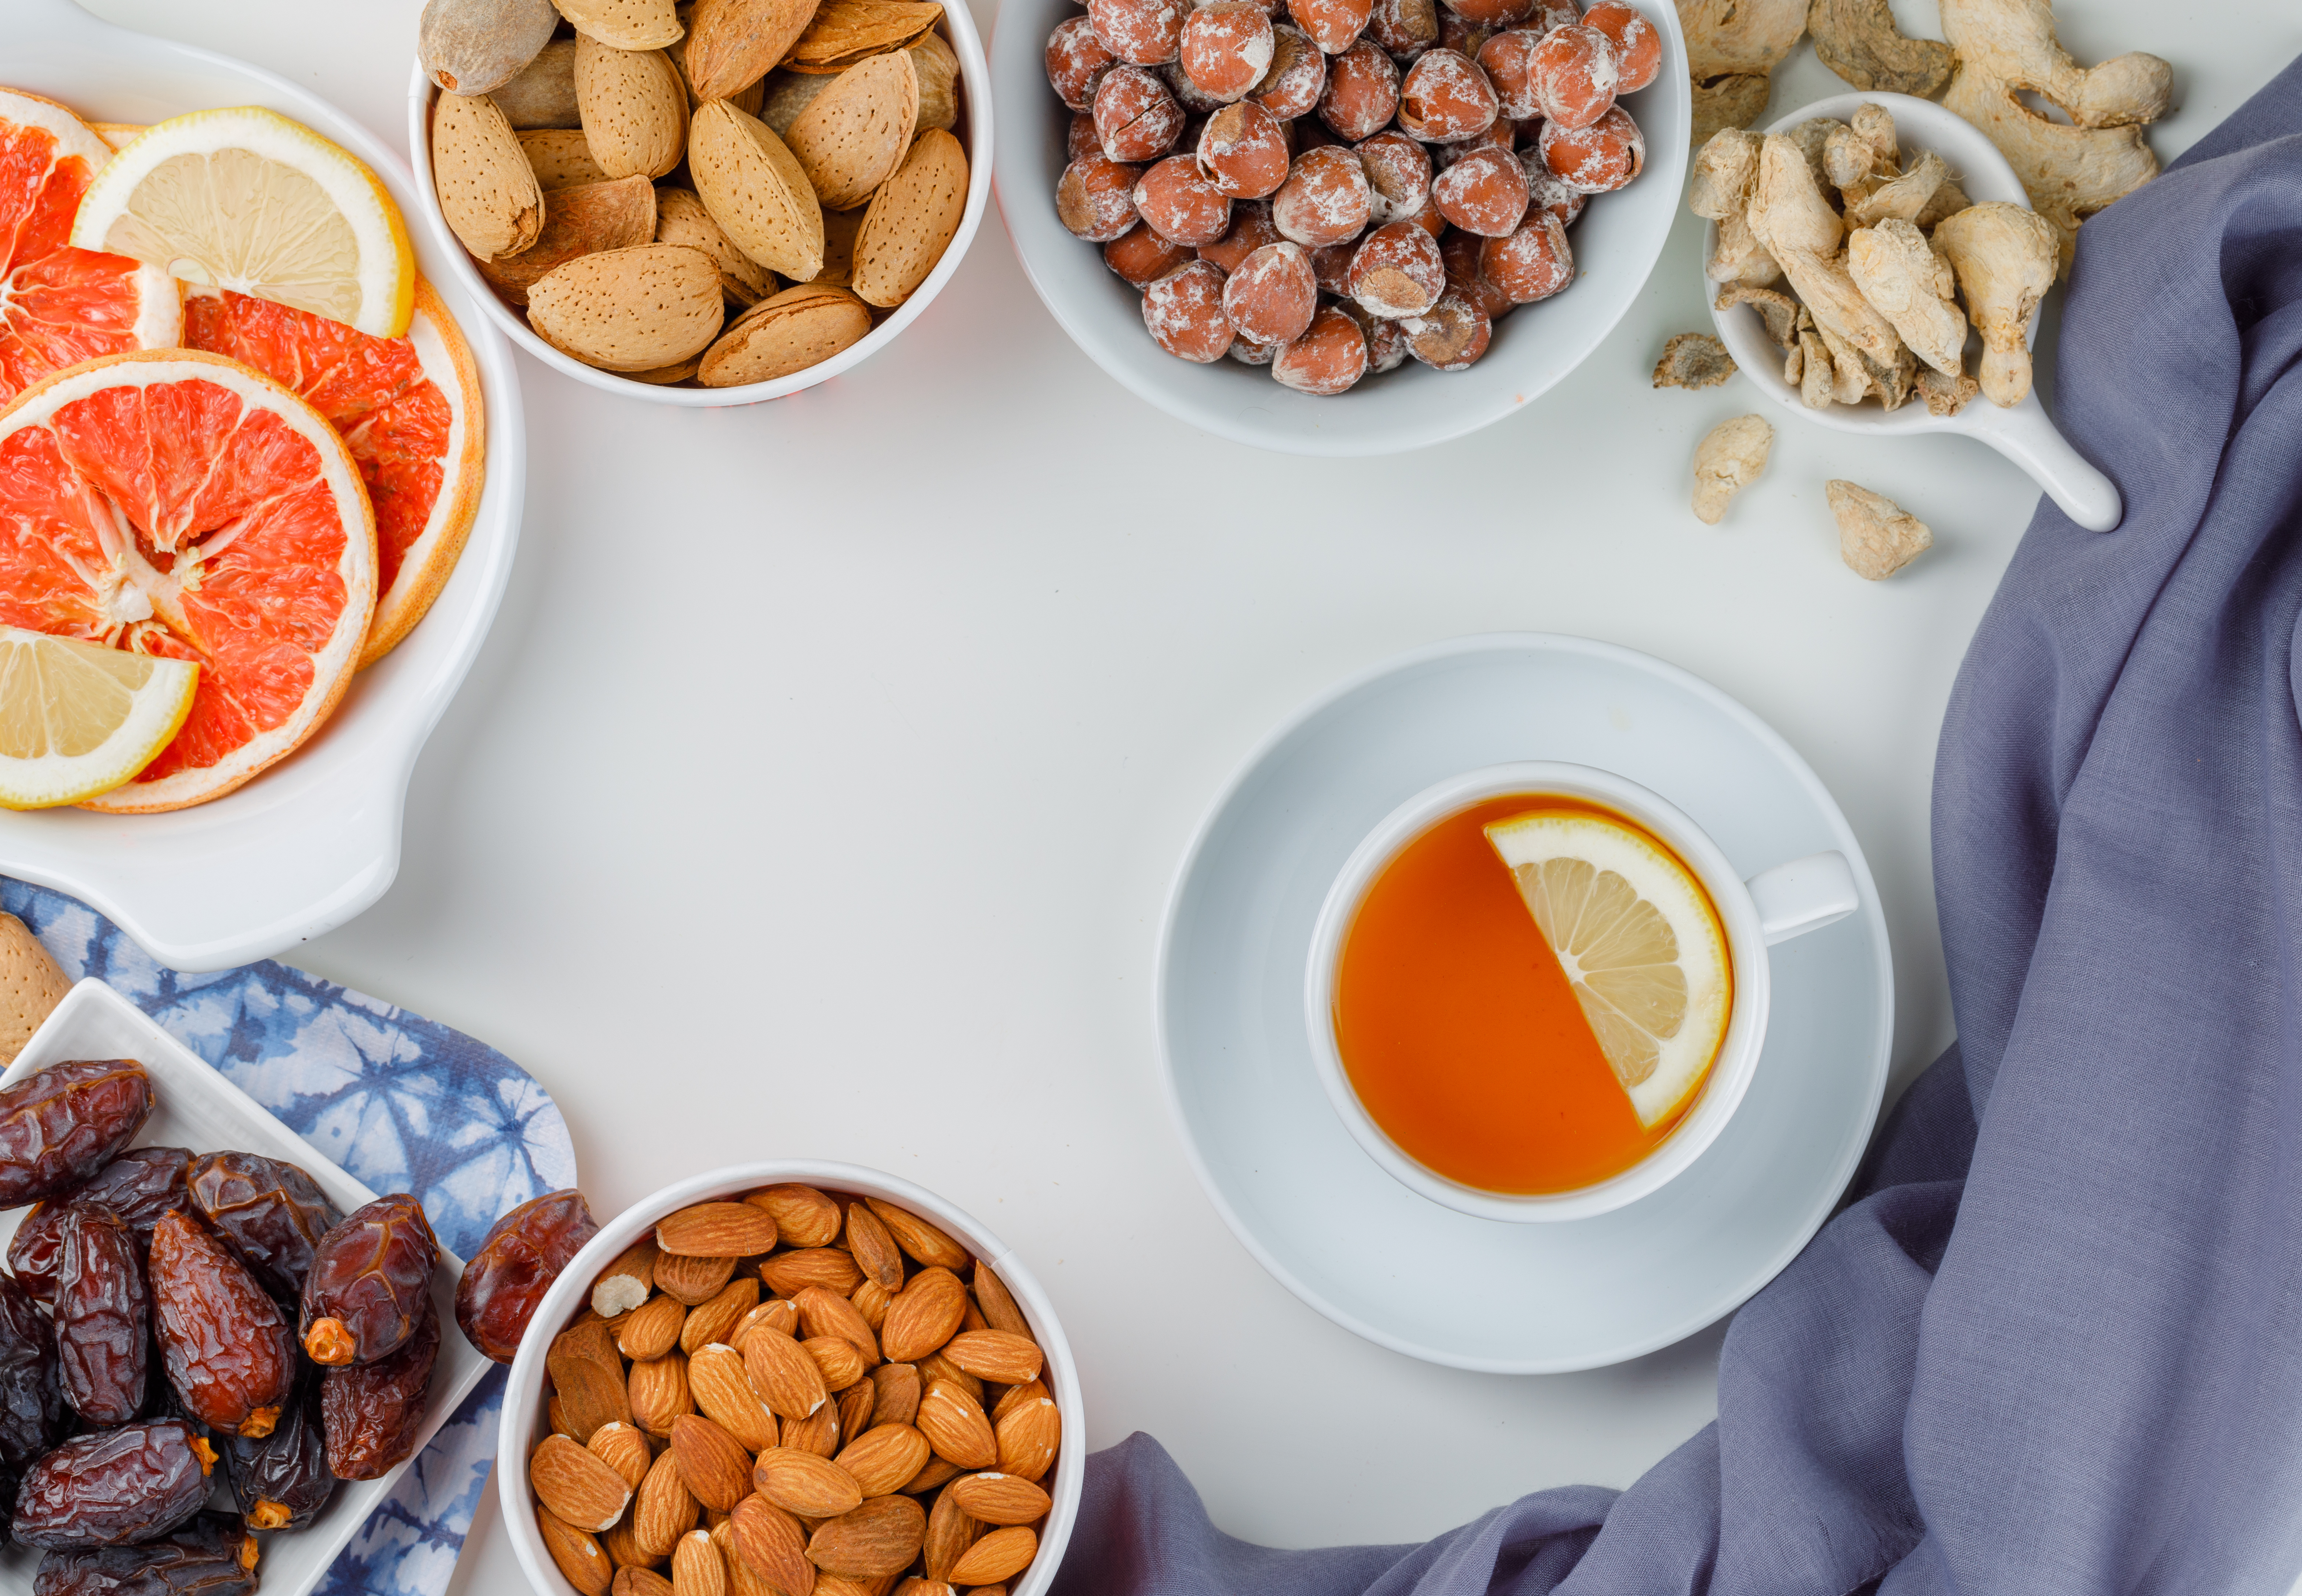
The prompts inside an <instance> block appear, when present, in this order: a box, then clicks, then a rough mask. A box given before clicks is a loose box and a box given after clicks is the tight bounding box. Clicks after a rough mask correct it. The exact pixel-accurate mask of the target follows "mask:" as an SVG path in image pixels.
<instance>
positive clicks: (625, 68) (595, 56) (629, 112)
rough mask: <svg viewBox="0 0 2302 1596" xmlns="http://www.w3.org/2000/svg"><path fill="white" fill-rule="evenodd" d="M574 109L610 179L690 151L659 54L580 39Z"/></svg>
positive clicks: (675, 83) (672, 80)
mask: <svg viewBox="0 0 2302 1596" xmlns="http://www.w3.org/2000/svg"><path fill="white" fill-rule="evenodd" d="M576 113H577V114H578V115H579V116H581V117H582V118H583V122H584V142H585V143H586V144H588V145H590V146H591V147H592V159H593V160H595V161H597V162H598V163H599V164H600V170H601V171H602V172H606V173H607V174H608V175H609V177H629V176H631V175H632V174H633V173H634V172H638V173H640V174H641V175H642V176H643V177H662V176H663V175H664V174H665V173H667V172H669V171H670V170H671V169H672V168H673V167H675V166H676V165H678V164H679V157H680V155H682V154H683V153H685V150H686V147H687V89H686V87H685V85H684V84H682V83H681V82H680V80H679V69H678V68H677V67H676V66H674V65H672V64H671V58H670V57H669V56H668V55H665V54H664V53H663V52H662V51H661V50H618V49H617V48H616V47H615V46H612V45H603V44H601V42H600V41H599V40H597V39H595V38H588V37H586V36H584V35H580V34H579V35H578V36H577V37H576ZM730 1206H733V1205H730ZM661 1243H662V1238H661V1237H660V1236H659V1237H657V1244H658V1245H659V1246H660V1245H661ZM665 1250H666V1251H668V1250H670V1249H669V1248H666V1249H665Z"/></svg>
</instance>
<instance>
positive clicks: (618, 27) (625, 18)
mask: <svg viewBox="0 0 2302 1596" xmlns="http://www.w3.org/2000/svg"><path fill="white" fill-rule="evenodd" d="M551 3H552V4H554V5H556V6H558V7H559V14H560V15H561V16H563V17H566V18H567V20H568V21H571V22H573V23H575V24H576V33H577V35H578V36H580V37H585V38H596V39H598V40H599V41H600V42H601V44H603V45H613V46H616V48H618V50H660V49H662V48H663V47H664V46H666V45H668V44H670V43H672V42H673V41H674V40H676V39H677V38H679V33H680V28H679V13H678V8H677V7H676V6H675V5H674V4H672V0H551Z"/></svg>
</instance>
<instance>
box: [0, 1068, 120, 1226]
mask: <svg viewBox="0 0 2302 1596" xmlns="http://www.w3.org/2000/svg"><path fill="white" fill-rule="evenodd" d="M151 1117H152V1081H151V1078H150V1077H148V1076H147V1075H146V1074H145V1073H144V1066H143V1065H141V1064H139V1063H137V1062H136V1061H135V1060H134V1059H126V1058H115V1059H100V1060H99V1059H90V1060H84V1061H81V1062H80V1063H69V1064H51V1065H49V1066H48V1067H47V1068H46V1069H45V1070H35V1071H32V1073H30V1074H29V1075H27V1076H25V1077H24V1079H21V1080H20V1081H18V1082H17V1083H16V1084H15V1085H13V1086H12V1087H10V1088H7V1089H6V1090H4V1091H0V1208H15V1207H21V1205H24V1204H26V1203H40V1202H46V1201H47V1200H48V1199H49V1198H50V1197H62V1196H63V1194H64V1193H66V1192H68V1191H70V1190H71V1189H72V1188H73V1187H75V1186H78V1185H80V1184H81V1183H82V1182H83V1181H86V1180H88V1179H89V1178H90V1177H92V1176H93V1175H95V1173H96V1172H97V1171H98V1170H100V1169H102V1168H103V1167H104V1166H105V1164H107V1163H111V1162H112V1161H113V1159H114V1158H116V1157H118V1156H119V1155H120V1153H121V1150H122V1148H124V1147H127V1146H128V1144H129V1143H130V1142H131V1141H133V1140H135V1139H136V1133H137V1132H138V1131H139V1130H142V1129H144V1121H146V1120H148V1119H150V1118H151Z"/></svg>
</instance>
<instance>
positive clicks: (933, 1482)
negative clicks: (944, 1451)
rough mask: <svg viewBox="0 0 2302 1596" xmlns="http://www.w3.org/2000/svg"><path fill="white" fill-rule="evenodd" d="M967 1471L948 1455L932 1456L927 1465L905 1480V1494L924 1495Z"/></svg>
mask: <svg viewBox="0 0 2302 1596" xmlns="http://www.w3.org/2000/svg"><path fill="white" fill-rule="evenodd" d="M966 1472H967V1471H966V1470H965V1469H963V1468H962V1467H960V1466H959V1465H958V1464H956V1463H954V1462H953V1461H952V1460H951V1459H950V1458H948V1457H930V1458H928V1461H927V1466H926V1467H924V1468H922V1469H920V1472H919V1473H917V1474H913V1475H912V1477H911V1478H910V1479H908V1480H906V1481H904V1482H903V1494H904V1495H905V1496H924V1495H926V1494H927V1493H928V1491H934V1490H936V1489H937V1488H938V1487H941V1486H944V1485H947V1484H949V1483H951V1482H952V1481H954V1480H956V1479H957V1478H959V1476H960V1475H962V1474H965V1473H966Z"/></svg>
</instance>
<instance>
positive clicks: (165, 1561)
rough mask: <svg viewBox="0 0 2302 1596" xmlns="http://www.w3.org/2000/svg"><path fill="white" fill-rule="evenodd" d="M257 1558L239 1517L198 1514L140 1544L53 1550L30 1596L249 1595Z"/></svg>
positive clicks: (43, 1561) (252, 1538) (253, 1541)
mask: <svg viewBox="0 0 2302 1596" xmlns="http://www.w3.org/2000/svg"><path fill="white" fill-rule="evenodd" d="M255 1589H256V1537H255V1536H253V1535H251V1534H249V1533H248V1531H247V1529H246V1528H245V1527H244V1526H243V1525H241V1524H240V1523H239V1520H238V1519H236V1518H233V1517H231V1516H228V1515H226V1514H223V1513H202V1514H200V1515H199V1516H197V1517H196V1518H194V1519H193V1520H192V1521H191V1522H190V1523H189V1524H188V1525H184V1526H183V1527H182V1528H181V1529H178V1530H172V1531H171V1532H170V1533H167V1534H165V1535H163V1536H162V1537H161V1538H160V1539H158V1540H157V1541H146V1542H145V1543H144V1544H143V1545H141V1546H105V1547H100V1548H98V1549H97V1550H93V1551H52V1552H50V1553H48V1554H47V1555H46V1557H44V1558H41V1559H40V1571H39V1573H38V1574H37V1575H34V1576H33V1579H32V1596H249V1593H250V1592H254V1591H255Z"/></svg>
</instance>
